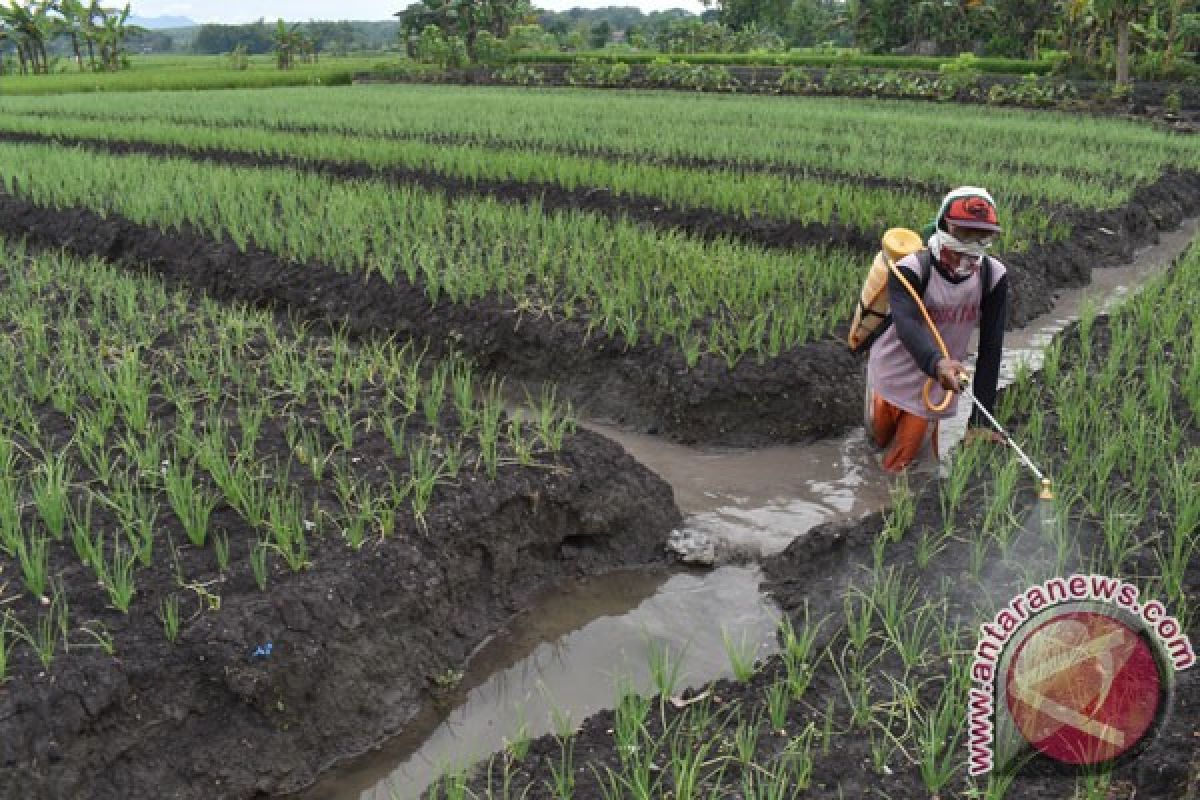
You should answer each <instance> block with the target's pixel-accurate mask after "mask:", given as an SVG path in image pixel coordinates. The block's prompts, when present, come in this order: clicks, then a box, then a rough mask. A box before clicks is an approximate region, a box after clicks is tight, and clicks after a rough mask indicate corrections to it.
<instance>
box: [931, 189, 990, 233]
mask: <svg viewBox="0 0 1200 800" xmlns="http://www.w3.org/2000/svg"><path fill="white" fill-rule="evenodd" d="M938 220H939V222H940V221H943V220H944V221H945V222H946V223H948V224H951V225H955V226H957V227H960V228H975V229H977V230H984V231H995V232H997V233H999V232H1000V231H1001V230H1003V229H1002V228H1001V227H1000V224H999V223H998V221H997V219H996V201H994V200H993V199H992V196H991V195H990V194H988V191H987V190H986V189H981V188H979V187H977V186H960V187H959V188H957V189H955V190H954V191H952V192H950V193H949V194H948V195H946V197H945V199H944V200H942V208H941V212H940V213H939V214H938ZM939 227H940V226H939Z"/></svg>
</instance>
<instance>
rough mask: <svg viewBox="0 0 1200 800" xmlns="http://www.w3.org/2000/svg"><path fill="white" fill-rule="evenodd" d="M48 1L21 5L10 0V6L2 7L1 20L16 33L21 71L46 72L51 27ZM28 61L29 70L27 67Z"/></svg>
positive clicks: (14, 38) (0, 8)
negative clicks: (47, 47) (48, 36)
mask: <svg viewBox="0 0 1200 800" xmlns="http://www.w3.org/2000/svg"><path fill="white" fill-rule="evenodd" d="M47 6H48V4H47V3H38V2H29V3H26V4H25V5H20V4H19V3H17V0H10V2H9V5H8V8H2V7H0V21H3V22H6V23H7V24H8V26H9V28H11V29H12V32H13V33H14V34H15V36H13V40H14V41H15V42H16V45H17V58H19V59H20V61H21V73H22V74H24V73H25V72H26V71H31V72H34V73H38V72H46V71H47V68H48V64H49V60H48V59H47V58H46V34H47V32H48V31H49V28H50V19H49V17H48V15H47V11H48V7H47ZM26 63H28V65H29V67H28V70H27V69H26Z"/></svg>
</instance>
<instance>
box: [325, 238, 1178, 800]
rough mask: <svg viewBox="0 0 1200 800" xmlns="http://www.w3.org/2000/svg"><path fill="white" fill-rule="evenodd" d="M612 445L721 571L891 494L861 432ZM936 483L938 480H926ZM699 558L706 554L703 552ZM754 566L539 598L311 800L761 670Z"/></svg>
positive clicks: (1121, 285)
mask: <svg viewBox="0 0 1200 800" xmlns="http://www.w3.org/2000/svg"><path fill="white" fill-rule="evenodd" d="M1197 223H1198V221H1197V220H1191V221H1189V222H1188V223H1187V224H1185V225H1184V226H1183V228H1181V229H1180V230H1179V231H1176V232H1174V233H1170V234H1164V235H1163V236H1162V238H1161V241H1160V243H1159V244H1158V245H1155V246H1153V247H1150V248H1146V249H1145V250H1143V251H1142V252H1140V253H1139V254H1138V257H1137V260H1136V261H1135V263H1134V264H1132V265H1130V266H1127V267H1122V268H1110V269H1103V270H1095V271H1094V272H1093V273H1092V283H1091V285H1090V286H1089V287H1087V288H1086V289H1082V290H1071V291H1067V292H1064V293H1062V294H1061V295H1060V297H1059V298H1058V299H1057V302H1056V305H1055V308H1054V310H1053V311H1052V312H1051V313H1049V314H1046V315H1044V316H1043V317H1040V318H1038V319H1036V320H1034V321H1033V322H1032V323H1031V324H1030V325H1028V326H1027V327H1025V328H1024V329H1022V330H1020V331H1010V332H1009V333H1008V334H1007V335H1006V337H1005V359H1004V364H1003V367H1002V369H1001V382H1002V383H1008V382H1010V381H1011V380H1012V377H1013V375H1014V373H1015V371H1016V369H1017V365H1018V364H1019V363H1021V362H1025V363H1027V364H1028V365H1030V366H1031V367H1032V368H1036V367H1037V366H1039V365H1040V358H1041V356H1040V354H1041V348H1042V347H1043V346H1044V345H1045V344H1046V343H1047V342H1048V341H1049V340H1050V339H1051V338H1052V337H1053V336H1054V334H1056V333H1057V332H1059V331H1060V330H1061V329H1062V328H1063V327H1064V326H1065V325H1067V324H1068V323H1069V322H1071V321H1072V320H1073V319H1075V318H1077V317H1078V315H1079V312H1080V309H1081V308H1083V306H1084V303H1085V302H1092V303H1095V304H1097V306H1098V307H1100V308H1104V307H1106V306H1108V305H1111V304H1112V303H1113V302H1116V301H1118V300H1119V299H1120V298H1121V297H1123V296H1125V295H1126V294H1127V293H1128V292H1129V291H1131V290H1132V289H1134V288H1135V287H1137V286H1139V285H1140V284H1141V283H1143V282H1144V281H1145V280H1146V278H1147V277H1148V276H1149V275H1151V274H1153V273H1154V272H1155V271H1157V270H1158V269H1160V268H1161V267H1162V266H1164V265H1165V264H1166V263H1168V262H1169V261H1170V260H1171V259H1173V258H1174V257H1175V256H1176V255H1178V254H1179V253H1180V252H1182V251H1183V249H1184V248H1185V247H1186V246H1187V244H1188V242H1189V241H1190V240H1191V239H1192V238H1193V237H1194V236H1195V235H1196V233H1197V231H1198V230H1200V225H1198V224H1197ZM959 411H960V415H959V418H958V419H957V420H956V421H955V422H954V423H952V424H949V425H947V426H944V428H943V433H942V436H941V439H942V442H941V446H942V450H943V452H945V451H947V450H949V449H950V448H951V447H952V446H953V444H954V443H955V442H957V440H958V439H960V438H961V435H962V431H963V430H964V429H965V425H966V418H967V415H968V414H969V412H970V407H969V405H968V403H967V402H966V401H964V402H962V403H960V404H959ZM589 427H593V428H594V429H596V430H599V431H601V432H603V433H605V434H606V435H608V436H611V437H612V438H614V439H616V440H617V441H619V442H620V443H621V444H622V445H624V446H625V448H626V449H627V450H628V451H629V452H630V453H631V454H632V455H633V456H634V457H635V458H637V459H638V460H639V461H641V462H642V463H644V464H645V465H646V466H648V467H649V468H650V469H652V470H654V471H656V472H658V473H659V474H660V475H662V476H663V477H664V478H665V479H666V480H667V481H668V482H669V483H670V484H671V485H672V487H673V488H674V490H675V496H676V500H677V502H678V503H679V506H680V508H681V509H682V510H683V511H684V513H685V515H687V523H686V525H685V530H684V531H682V532H681V533H682V534H684V538H686V539H688V540H690V541H691V543H692V544H693V545H695V544H696V543H697V542H700V543H704V544H706V545H707V546H708V548H709V550H708V552H709V554H711V555H712V556H714V557H715V559H716V560H717V561H718V562H725V563H728V562H735V563H751V564H752V563H753V562H754V561H755V560H757V559H759V558H761V557H763V556H765V555H770V554H773V553H776V552H778V551H780V550H782V549H783V548H784V547H786V546H787V544H788V543H789V542H790V541H791V540H792V539H793V538H795V537H796V536H799V535H801V534H803V533H804V532H805V531H807V530H809V529H810V528H811V527H813V526H814V525H817V524H819V523H821V522H825V521H828V520H832V519H836V518H842V517H858V516H860V515H862V514H864V513H867V512H870V511H874V510H878V509H880V508H882V507H884V505H885V503H886V500H887V495H888V481H887V478H886V476H885V475H884V474H883V473H882V472H881V471H880V470H879V468H878V466H877V456H876V455H875V452H874V450H873V449H872V448H871V447H870V446H869V445H868V443H867V441H866V438H865V435H864V432H863V431H862V430H861V429H859V430H856V431H852V432H851V433H849V434H848V435H846V436H844V437H842V438H840V439H836V440H830V441H825V442H818V443H816V444H812V445H805V446H796V447H772V448H765V449H761V450H755V451H738V450H698V449H695V448H690V447H683V446H680V445H675V444H672V443H669V442H665V441H663V440H661V439H659V438H656V437H652V436H644V435H639V434H633V433H628V432H624V431H619V430H614V429H611V428H607V427H605V426H601V425H591V426H589ZM935 468H936V467H935ZM698 549H703V548H702V547H700V548H698ZM758 582H759V572H758V570H757V569H756V568H754V567H753V566H724V567H720V568H717V569H714V570H711V571H708V572H704V573H676V574H672V575H667V574H645V573H621V574H618V575H612V576H606V577H604V578H601V579H595V580H591V581H586V582H582V583H580V584H578V585H576V586H572V587H570V588H568V589H565V590H562V591H559V592H556V593H554V594H551V595H548V596H547V597H545V598H543V602H540V603H538V604H537V605H536V606H535V608H533V609H532V610H531V611H530V612H528V613H527V614H524V615H522V616H521V617H520V618H518V619H516V620H514V622H513V623H512V625H511V626H510V632H508V633H501V635H499V636H498V637H496V638H495V639H494V640H493V641H492V642H490V643H489V644H488V645H486V646H485V647H483V648H481V650H480V651H479V653H477V654H476V656H475V657H474V658H473V659H472V662H471V666H470V668H469V670H468V673H467V674H466V675H465V676H464V678H463V681H462V682H461V683H460V684H459V686H458V687H457V689H456V690H455V691H454V692H453V693H451V694H450V695H448V696H447V698H446V707H447V708H449V709H450V710H449V711H448V712H441V713H431V714H430V715H429V717H427V718H426V719H423V720H419V721H418V722H417V724H414V725H412V726H410V728H409V731H408V733H406V735H405V736H402V737H399V738H397V739H396V740H393V741H392V742H389V743H388V745H387V746H386V747H385V748H383V749H382V750H380V751H379V752H377V753H375V754H372V755H370V756H367V757H365V758H363V759H359V760H357V761H356V762H355V763H354V764H353V765H351V766H350V767H348V768H346V769H342V770H338V771H337V772H336V773H334V774H332V775H330V776H329V777H328V778H327V779H326V780H324V781H322V782H321V783H319V784H318V785H317V786H316V787H314V788H313V789H312V790H310V791H309V792H306V793H305V794H304V795H303V797H304V798H305V800H358V799H359V798H362V799H363V800H367V799H368V798H369V799H370V800H384V799H387V800H390V799H391V798H412V797H416V796H417V795H419V793H420V792H421V791H423V789H424V788H425V787H427V786H428V785H429V784H430V783H431V782H432V781H433V780H435V779H436V777H437V776H438V775H439V774H442V773H444V772H446V771H447V770H448V769H453V768H455V767H461V766H465V765H466V764H468V763H471V762H472V761H474V760H477V759H481V758H487V757H488V756H489V755H490V754H492V753H495V752H498V751H500V750H501V749H502V748H503V747H504V746H505V742H506V741H511V740H513V739H514V738H519V737H520V736H522V735H529V736H538V735H540V734H543V733H548V732H554V731H555V730H557V729H558V728H560V727H562V726H565V725H571V724H577V723H578V722H579V721H580V720H582V719H583V718H585V717H587V716H588V715H590V714H592V713H593V712H595V711H597V710H599V709H602V708H611V707H612V704H613V700H614V698H615V696H616V692H617V687H618V686H619V685H621V683H622V682H626V681H629V682H632V684H633V685H636V686H638V687H640V688H642V689H649V688H650V687H652V686H653V681H652V679H651V677H650V669H649V662H650V660H651V653H652V652H659V653H662V652H664V651H665V652H668V653H670V654H671V657H672V659H673V660H680V661H681V663H682V674H681V676H680V677H681V684H693V685H697V684H701V683H704V682H706V681H709V680H712V679H715V678H717V677H722V676H725V675H727V674H729V671H730V667H729V658H728V655H727V653H726V648H727V646H728V645H727V642H726V639H725V637H723V635H722V632H723V631H726V632H730V634H731V636H730V638H731V639H732V640H733V641H734V643H735V645H736V646H738V647H742V646H744V647H745V648H747V649H748V650H750V651H753V652H756V653H758V654H759V655H765V654H768V653H770V652H772V651H773V649H774V647H775V643H774V628H775V621H776V619H777V617H776V612H775V610H774V609H773V608H772V607H771V605H770V604H769V603H768V602H767V601H766V600H764V599H763V598H762V597H760V595H759V593H758Z"/></svg>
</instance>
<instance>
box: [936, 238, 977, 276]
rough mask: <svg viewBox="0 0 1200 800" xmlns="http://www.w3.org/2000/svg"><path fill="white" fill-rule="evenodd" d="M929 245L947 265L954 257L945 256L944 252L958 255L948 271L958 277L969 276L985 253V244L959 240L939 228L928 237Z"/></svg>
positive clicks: (948, 265)
mask: <svg viewBox="0 0 1200 800" xmlns="http://www.w3.org/2000/svg"><path fill="white" fill-rule="evenodd" d="M929 245H930V249H931V250H932V251H933V254H934V255H935V256H937V258H938V260H939V261H941V262H942V263H943V264H945V265H946V266H947V267H950V266H951V265H950V263H948V262H952V261H954V259H952V258H947V257H946V256H945V255H944V253H946V251H950V252H953V253H954V254H956V255H957V256H958V259H957V263H956V264H954V266H953V267H951V269H950V271H951V272H953V273H954V274H955V275H957V276H958V277H960V278H966V277H969V276H970V275H971V274H973V273H974V272H975V270H977V269H979V267H980V265H981V264H983V257H984V256H985V255H987V245H983V244H980V243H978V242H963V241H959V240H958V239H956V238H954V237H953V236H951V235H950V234H949V233H948V232H947V231H941V230H939V231H937V232H936V233H934V234H933V236H931V237H930V241H929Z"/></svg>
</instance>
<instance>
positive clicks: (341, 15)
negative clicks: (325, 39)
mask: <svg viewBox="0 0 1200 800" xmlns="http://www.w3.org/2000/svg"><path fill="white" fill-rule="evenodd" d="M411 2H414V0H395V1H394V2H391V1H389V0H382V1H381V0H338V2H329V0H240V1H239V2H234V0H207V2H201V0H192V1H191V2H188V0H157V1H156V0H132V6H133V14H135V15H136V16H139V17H162V16H173V17H188V18H190V19H192V20H194V21H196V22H228V23H236V22H253V21H254V20H256V19H258V18H259V17H265V18H266V19H267V20H273V19H278V18H279V17H283V18H284V19H287V20H289V21H298V20H307V19H332V20H337V19H366V20H379V19H388V18H390V17H391V16H392V14H394V13H396V12H397V11H400V10H402V9H403V8H404V7H405V6H407V5H409V4H410V3H411ZM533 5H534V6H535V7H537V8H545V9H549V10H552V11H565V10H566V9H568V8H575V7H580V8H602V7H604V6H636V7H638V8H640V9H641V10H642V11H662V10H664V9H668V8H682V9H685V10H687V11H692V12H695V13H697V14H698V13H700V12H701V11H703V10H704V6H703V5H701V4H700V2H699V0H639V2H622V0H534V2H533Z"/></svg>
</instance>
